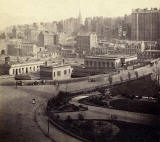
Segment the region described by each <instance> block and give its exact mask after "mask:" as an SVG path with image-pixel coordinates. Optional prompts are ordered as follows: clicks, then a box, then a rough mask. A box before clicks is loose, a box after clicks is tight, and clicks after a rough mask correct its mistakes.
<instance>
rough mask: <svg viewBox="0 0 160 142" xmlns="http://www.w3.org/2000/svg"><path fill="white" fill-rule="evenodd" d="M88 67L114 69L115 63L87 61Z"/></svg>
mask: <svg viewBox="0 0 160 142" xmlns="http://www.w3.org/2000/svg"><path fill="white" fill-rule="evenodd" d="M85 64H86V66H94V67H97V66H99V67H105V65H106V66H107V67H110V66H111V67H114V62H96V61H85Z"/></svg>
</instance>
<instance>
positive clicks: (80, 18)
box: [78, 10, 82, 24]
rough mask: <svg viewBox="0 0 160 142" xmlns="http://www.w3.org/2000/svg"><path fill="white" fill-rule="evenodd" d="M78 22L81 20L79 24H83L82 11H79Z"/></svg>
mask: <svg viewBox="0 0 160 142" xmlns="http://www.w3.org/2000/svg"><path fill="white" fill-rule="evenodd" d="M78 20H79V23H80V24H82V15H81V11H80V10H79V15H78Z"/></svg>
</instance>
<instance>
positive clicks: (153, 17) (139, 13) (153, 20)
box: [131, 8, 160, 41]
mask: <svg viewBox="0 0 160 142" xmlns="http://www.w3.org/2000/svg"><path fill="white" fill-rule="evenodd" d="M131 17H132V26H131V38H132V40H141V41H142V40H143V41H156V40H158V39H159V38H160V28H159V25H160V10H159V9H157V8H151V9H150V10H148V9H135V10H133V11H132V15H131Z"/></svg>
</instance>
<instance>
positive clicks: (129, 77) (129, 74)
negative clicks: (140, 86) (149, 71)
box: [128, 72, 131, 80]
mask: <svg viewBox="0 0 160 142" xmlns="http://www.w3.org/2000/svg"><path fill="white" fill-rule="evenodd" d="M128 79H129V80H131V73H130V72H128Z"/></svg>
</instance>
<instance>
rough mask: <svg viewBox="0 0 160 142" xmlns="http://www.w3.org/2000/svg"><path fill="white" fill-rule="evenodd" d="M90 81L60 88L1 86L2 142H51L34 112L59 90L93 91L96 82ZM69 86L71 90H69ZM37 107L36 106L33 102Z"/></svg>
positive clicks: (0, 126)
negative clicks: (90, 88) (44, 133)
mask: <svg viewBox="0 0 160 142" xmlns="http://www.w3.org/2000/svg"><path fill="white" fill-rule="evenodd" d="M87 83H88V82H87V81H85V82H84V81H82V82H76V83H71V84H68V85H60V87H59V88H58V90H57V89H56V87H55V86H54V85H44V86H43V85H41V86H21V87H18V88H17V89H16V87H15V86H0V142H50V139H48V138H47V137H45V136H44V135H43V133H42V132H41V130H40V129H39V128H38V126H37V124H36V122H35V121H34V110H35V108H36V107H37V106H38V105H39V104H41V103H45V102H46V101H47V99H49V98H51V97H53V96H55V95H56V94H57V92H58V91H59V90H66V88H68V89H67V90H69V91H70V90H76V89H77V90H79V89H82V88H86V87H91V86H92V87H93V86H95V85H96V83H95V82H93V83H90V84H88V85H86V84H87ZM66 86H67V87H66ZM33 98H35V99H36V104H32V99H33Z"/></svg>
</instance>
